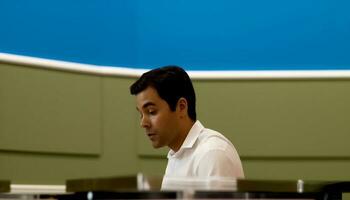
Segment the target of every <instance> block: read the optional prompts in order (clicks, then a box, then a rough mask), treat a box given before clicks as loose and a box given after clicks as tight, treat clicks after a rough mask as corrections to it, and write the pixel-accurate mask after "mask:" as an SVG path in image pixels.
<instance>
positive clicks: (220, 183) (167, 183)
mask: <svg viewBox="0 0 350 200" xmlns="http://www.w3.org/2000/svg"><path fill="white" fill-rule="evenodd" d="M162 190H185V191H186V190H192V191H193V190H216V191H222V190H224V191H236V190H237V180H236V179H234V178H231V177H205V178H203V177H167V176H165V177H164V178H163V184H162Z"/></svg>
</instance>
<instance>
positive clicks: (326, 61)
mask: <svg viewBox="0 0 350 200" xmlns="http://www.w3.org/2000/svg"><path fill="white" fill-rule="evenodd" d="M0 7H1V10H2V11H1V12H0V20H1V31H0V52H5V53H14V54H20V55H28V56H35V57H43V58H50V59H57V60H66V61H74V62H81V63H89V64H96V65H108V66H125V67H135V68H151V67H156V66H161V65H167V64H177V65H181V66H184V67H185V68H187V69H191V70H285V69H298V70H299V69H350V12H348V10H349V8H350V2H349V1H347V0H337V1H333V0H286V1H280V0H265V1H261V0H248V1H247V0H235V1H232V0H217V1H209V0H176V1H173V0H117V1H113V0H104V1H98V0H90V1H82V0H81V1H68V0H60V1H45V0H33V1H24V0H23V1H20V0H12V1H10V0H4V1H0Z"/></svg>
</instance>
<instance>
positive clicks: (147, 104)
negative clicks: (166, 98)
mask: <svg viewBox="0 0 350 200" xmlns="http://www.w3.org/2000/svg"><path fill="white" fill-rule="evenodd" d="M155 105H156V104H154V103H153V102H147V103H145V104H143V106H142V108H147V107H148V106H155Z"/></svg>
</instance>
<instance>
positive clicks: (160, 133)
mask: <svg viewBox="0 0 350 200" xmlns="http://www.w3.org/2000/svg"><path fill="white" fill-rule="evenodd" d="M136 109H137V110H138V111H139V113H140V118H141V124H140V125H141V127H142V128H144V129H145V132H146V135H147V136H148V137H149V139H150V140H151V142H152V146H153V147H154V148H160V147H164V146H171V144H174V143H176V142H177V141H176V140H177V138H178V135H179V128H178V127H179V125H178V124H179V121H178V120H179V114H178V112H177V111H176V110H175V111H171V110H170V107H169V105H168V103H167V102H166V101H165V100H163V99H162V98H160V96H159V95H158V92H157V90H155V89H154V88H153V87H147V88H146V89H145V90H143V91H142V92H140V93H138V94H137V95H136Z"/></svg>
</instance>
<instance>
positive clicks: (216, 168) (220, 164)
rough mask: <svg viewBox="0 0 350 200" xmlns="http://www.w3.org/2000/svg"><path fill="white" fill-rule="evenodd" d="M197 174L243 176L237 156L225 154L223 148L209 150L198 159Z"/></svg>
mask: <svg viewBox="0 0 350 200" xmlns="http://www.w3.org/2000/svg"><path fill="white" fill-rule="evenodd" d="M197 172H198V176H199V177H208V176H217V177H233V178H244V174H243V169H242V165H241V161H240V159H239V158H235V157H232V156H230V155H227V152H226V151H224V150H210V151H208V152H206V153H205V154H204V155H203V157H202V158H201V159H200V161H199V165H198V171H197Z"/></svg>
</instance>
